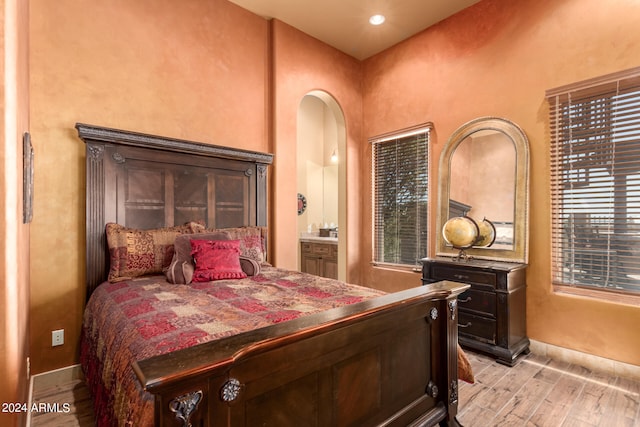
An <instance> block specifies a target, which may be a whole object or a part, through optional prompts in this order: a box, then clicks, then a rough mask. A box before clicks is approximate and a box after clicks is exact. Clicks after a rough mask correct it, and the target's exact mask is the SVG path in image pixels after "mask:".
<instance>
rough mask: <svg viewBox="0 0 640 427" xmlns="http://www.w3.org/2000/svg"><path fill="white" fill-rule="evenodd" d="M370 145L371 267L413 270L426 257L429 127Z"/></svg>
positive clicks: (376, 140) (382, 139)
mask: <svg viewBox="0 0 640 427" xmlns="http://www.w3.org/2000/svg"><path fill="white" fill-rule="evenodd" d="M371 143H372V144H373V195H374V206H373V228H374V230H373V234H374V236H373V243H374V263H387V264H401V265H410V266H412V267H418V266H419V260H420V259H421V258H424V257H426V256H427V243H428V242H427V228H428V215H427V214H428V212H427V206H428V184H429V179H428V178H429V175H428V169H429V168H428V165H429V127H428V126H427V127H425V126H422V127H420V128H418V129H412V130H408V131H405V132H402V133H399V134H396V135H389V136H385V137H380V138H376V139H373V140H371Z"/></svg>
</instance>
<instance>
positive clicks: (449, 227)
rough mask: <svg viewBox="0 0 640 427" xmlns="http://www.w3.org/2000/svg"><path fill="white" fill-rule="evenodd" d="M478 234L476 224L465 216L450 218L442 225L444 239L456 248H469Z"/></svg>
mask: <svg viewBox="0 0 640 427" xmlns="http://www.w3.org/2000/svg"><path fill="white" fill-rule="evenodd" d="M478 235H479V231H478V224H476V222H475V221H474V220H473V219H471V218H469V217H467V216H457V217H454V218H451V219H450V220H449V221H447V222H446V223H445V224H444V226H443V227H442V236H443V237H444V240H446V241H447V243H449V244H450V245H451V246H453V247H454V248H456V249H467V248H470V247H471V246H473V245H474V243H475V242H476V240H477V239H478Z"/></svg>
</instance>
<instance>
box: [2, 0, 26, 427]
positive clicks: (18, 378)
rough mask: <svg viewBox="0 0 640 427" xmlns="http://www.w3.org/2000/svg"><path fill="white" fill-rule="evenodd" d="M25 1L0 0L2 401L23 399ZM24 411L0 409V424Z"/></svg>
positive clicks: (19, 418) (19, 419) (20, 419)
mask: <svg viewBox="0 0 640 427" xmlns="http://www.w3.org/2000/svg"><path fill="white" fill-rule="evenodd" d="M28 20H29V8H28V4H27V2H21V1H18V0H4V1H1V2H0V28H1V31H2V38H1V39H0V52H2V54H1V55H0V77H1V78H2V81H3V83H4V84H3V85H2V86H1V88H0V135H1V136H0V164H1V166H0V170H2V171H3V172H2V173H1V174H0V295H1V296H0V402H3V403H5V402H26V401H27V397H28V396H27V395H28V382H27V357H28V355H29V225H25V224H23V222H22V135H23V133H24V132H26V131H28V130H29V70H28V57H29V54H28V48H29V37H28ZM25 417H26V414H24V413H10V412H5V411H3V412H0V425H3V426H17V425H23V423H24V418H25Z"/></svg>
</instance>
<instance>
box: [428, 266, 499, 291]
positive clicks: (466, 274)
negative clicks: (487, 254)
mask: <svg viewBox="0 0 640 427" xmlns="http://www.w3.org/2000/svg"><path fill="white" fill-rule="evenodd" d="M431 279H434V280H452V281H454V282H463V283H467V284H471V285H487V286H490V287H492V288H494V289H495V287H496V283H497V279H496V275H495V273H491V272H488V271H474V270H470V269H469V270H467V269H464V268H460V267H450V266H447V265H434V266H433V267H432V270H431Z"/></svg>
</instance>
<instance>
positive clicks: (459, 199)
mask: <svg viewBox="0 0 640 427" xmlns="http://www.w3.org/2000/svg"><path fill="white" fill-rule="evenodd" d="M438 185H439V192H438V196H439V197H438V217H437V221H436V223H437V224H436V225H437V233H436V251H437V255H438V256H458V255H459V253H460V249H459V248H454V247H453V246H452V245H450V244H449V243H448V242H447V241H446V240H445V238H444V237H443V235H442V229H443V227H444V224H445V223H446V222H447V221H448V220H449V219H450V218H453V217H459V216H467V217H470V218H472V219H473V220H475V222H476V223H481V222H483V220H485V219H486V220H489V221H490V222H491V224H493V226H494V228H495V239H494V240H493V243H492V244H491V245H489V246H485V247H476V246H472V247H470V248H466V249H465V253H466V255H467V256H470V257H474V258H482V259H490V260H498V261H510V262H522V263H527V260H528V237H529V232H528V230H529V142H528V140H527V137H526V135H525V134H524V132H523V131H522V129H520V127H518V126H517V125H516V124H515V123H512V122H510V121H509V120H506V119H502V118H497V117H481V118H478V119H475V120H472V121H470V122H468V123H465V124H464V125H462V126H461V127H460V128H459V129H458V130H456V131H455V132H454V133H453V135H451V138H449V141H448V142H447V145H446V146H445V147H444V150H443V151H442V154H441V156H440V170H439V183H438Z"/></svg>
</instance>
